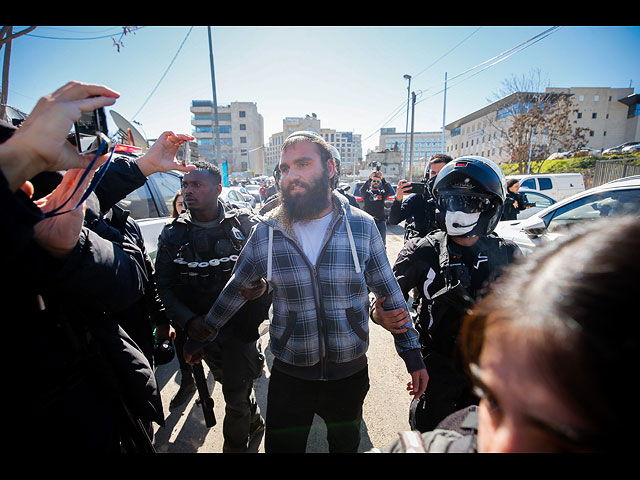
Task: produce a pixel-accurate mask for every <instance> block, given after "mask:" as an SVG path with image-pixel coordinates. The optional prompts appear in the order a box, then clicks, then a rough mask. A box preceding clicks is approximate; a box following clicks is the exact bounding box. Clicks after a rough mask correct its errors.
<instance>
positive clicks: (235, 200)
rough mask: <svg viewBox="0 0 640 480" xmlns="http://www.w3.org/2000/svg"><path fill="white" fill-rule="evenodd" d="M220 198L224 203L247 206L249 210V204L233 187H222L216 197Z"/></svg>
mask: <svg viewBox="0 0 640 480" xmlns="http://www.w3.org/2000/svg"><path fill="white" fill-rule="evenodd" d="M218 198H219V199H220V200H222V201H223V202H226V203H231V204H232V205H235V206H237V207H242V208H248V209H249V210H251V208H252V207H251V204H250V203H249V202H247V201H246V199H245V197H244V195H242V192H240V190H238V189H237V188H234V187H222V193H220V196H219V197H218Z"/></svg>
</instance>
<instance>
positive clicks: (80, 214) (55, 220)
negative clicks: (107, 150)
mask: <svg viewBox="0 0 640 480" xmlns="http://www.w3.org/2000/svg"><path fill="white" fill-rule="evenodd" d="M94 172H95V171H91V172H90V173H89V174H88V175H87V178H85V180H84V182H83V183H82V185H81V187H80V188H79V189H78V191H77V192H76V193H75V195H74V196H73V197H72V198H71V199H70V200H69V204H71V205H72V206H75V205H76V204H77V203H78V201H80V199H81V198H82V195H83V194H84V192H85V190H86V189H87V186H88V185H89V183H90V182H91V179H92V178H93V173H94ZM83 173H84V170H83V169H79V168H74V169H71V170H67V172H66V173H65V174H64V176H63V177H62V181H61V182H60V184H59V185H58V186H57V187H56V188H55V190H53V192H51V193H50V194H49V195H47V196H46V197H44V198H41V199H40V200H37V201H36V205H37V206H38V207H39V208H40V209H41V210H42V211H43V212H45V213H46V212H50V211H52V210H54V209H55V208H56V207H58V206H59V205H61V204H62V203H64V202H65V201H66V200H67V199H68V198H69V196H70V195H71V193H72V192H73V190H74V189H75V188H76V185H77V183H78V182H79V181H80V179H81V177H82V174H83ZM69 204H68V205H69ZM65 208H66V207H65ZM70 208H72V207H70ZM85 209H86V206H85V205H84V204H82V205H81V206H80V207H78V208H76V209H75V210H73V211H70V212H67V213H64V214H62V215H56V216H54V217H49V218H45V219H44V220H42V221H40V222H38V223H37V224H36V225H35V226H34V240H35V241H36V242H37V243H38V244H39V245H40V246H41V247H42V248H43V249H45V250H46V251H47V252H49V253H50V254H51V255H52V256H54V257H56V258H65V257H66V256H67V255H69V254H70V253H71V251H72V250H73V249H74V247H75V246H76V244H77V243H78V238H79V237H80V232H81V231H82V226H83V223H84V213H85Z"/></svg>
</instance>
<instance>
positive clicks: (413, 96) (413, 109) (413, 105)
mask: <svg viewBox="0 0 640 480" xmlns="http://www.w3.org/2000/svg"><path fill="white" fill-rule="evenodd" d="M415 113H416V92H411V153H410V154H409V181H410V182H413V120H414V118H415Z"/></svg>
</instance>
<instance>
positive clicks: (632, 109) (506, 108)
mask: <svg viewBox="0 0 640 480" xmlns="http://www.w3.org/2000/svg"><path fill="white" fill-rule="evenodd" d="M545 93H549V94H558V95H567V96H568V98H569V101H570V103H571V106H572V108H575V109H577V112H576V113H575V114H572V115H571V117H570V120H571V121H575V124H573V125H574V127H582V128H587V129H588V131H589V132H588V134H587V141H588V143H587V147H589V148H592V149H596V150H601V149H605V148H609V147H613V146H616V145H620V144H621V143H624V142H629V141H634V140H635V141H637V140H639V139H640V131H639V121H638V118H639V117H640V111H639V109H638V97H639V96H638V95H637V94H634V93H633V88H591V87H585V88H576V87H571V88H547V89H546V90H545ZM518 95H519V94H512V95H509V96H508V97H505V98H503V99H501V100H498V101H497V102H494V103H492V104H490V105H488V106H486V107H484V108H482V109H480V110H477V111H475V112H473V113H471V114H469V115H467V116H465V117H462V118H460V119H458V120H456V121H454V122H451V123H450V124H448V125H446V127H445V131H446V153H447V154H449V155H451V156H452V157H454V158H456V157H460V156H463V155H480V156H483V157H487V158H489V159H491V160H493V161H495V162H496V163H504V162H507V161H509V153H508V151H507V149H506V147H505V142H504V139H503V138H502V135H501V129H504V123H502V124H501V123H500V122H504V121H508V117H509V116H510V115H511V113H512V112H513V109H512V106H513V104H514V101H515V99H516V98H518V97H517V96H518ZM498 126H499V127H500V128H498ZM544 140H545V139H544V138H543V137H542V136H539V137H537V136H534V138H533V142H536V141H538V142H541V143H543V142H544ZM556 151H559V149H558V148H557V147H555V149H554V146H552V150H551V152H550V153H554V152H556Z"/></svg>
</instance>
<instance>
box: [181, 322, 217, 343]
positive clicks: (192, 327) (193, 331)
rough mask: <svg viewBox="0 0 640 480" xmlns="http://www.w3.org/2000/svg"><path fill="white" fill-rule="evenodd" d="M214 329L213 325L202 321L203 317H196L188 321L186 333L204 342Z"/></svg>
mask: <svg viewBox="0 0 640 480" xmlns="http://www.w3.org/2000/svg"><path fill="white" fill-rule="evenodd" d="M214 331H215V330H214V329H213V327H211V326H209V325H208V324H206V323H205V322H204V317H196V318H194V319H193V320H192V321H191V323H189V327H188V330H187V335H188V336H189V338H192V339H193V340H195V341H197V342H206V341H207V340H208V339H209V338H210V337H211V336H212V335H213V333H214Z"/></svg>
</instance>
